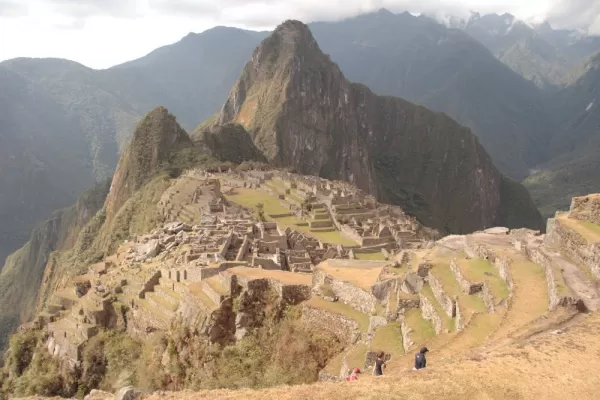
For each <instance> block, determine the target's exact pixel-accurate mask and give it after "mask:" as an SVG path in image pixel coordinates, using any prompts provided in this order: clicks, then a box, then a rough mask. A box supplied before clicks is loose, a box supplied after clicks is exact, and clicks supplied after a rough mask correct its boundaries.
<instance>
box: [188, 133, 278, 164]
mask: <svg viewBox="0 0 600 400" xmlns="http://www.w3.org/2000/svg"><path fill="white" fill-rule="evenodd" d="M192 137H193V139H194V143H195V144H196V148H197V149H198V151H199V152H200V153H201V154H206V155H209V156H211V157H214V158H216V159H217V160H219V161H230V162H233V163H236V164H240V163H242V162H244V161H258V162H265V161H266V158H265V156H264V155H263V154H262V153H261V152H260V150H259V149H258V148H257V147H256V146H255V145H254V142H253V141H252V138H251V137H250V135H249V134H248V132H246V130H245V129H244V127H243V126H242V125H240V124H225V125H217V126H209V127H206V128H204V129H199V130H197V131H196V132H194V134H193V135H192Z"/></svg>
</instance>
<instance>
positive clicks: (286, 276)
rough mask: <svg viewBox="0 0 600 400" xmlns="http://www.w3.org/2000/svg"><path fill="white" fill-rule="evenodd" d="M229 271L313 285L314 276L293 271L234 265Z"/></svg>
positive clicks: (290, 282)
mask: <svg viewBox="0 0 600 400" xmlns="http://www.w3.org/2000/svg"><path fill="white" fill-rule="evenodd" d="M227 272H228V273H231V274H234V275H241V276H244V277H247V278H255V279H261V278H270V279H274V280H276V281H279V282H281V283H283V284H287V285H307V286H311V285H312V276H311V275H307V274H295V273H293V272H286V271H274V270H267V269H259V268H247V267H234V268H230V269H228V270H227ZM211 279H212V278H211Z"/></svg>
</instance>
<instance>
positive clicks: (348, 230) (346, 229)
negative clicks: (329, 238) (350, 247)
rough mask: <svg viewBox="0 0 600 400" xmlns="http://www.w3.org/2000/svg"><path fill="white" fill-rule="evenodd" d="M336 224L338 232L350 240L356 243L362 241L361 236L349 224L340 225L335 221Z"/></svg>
mask: <svg viewBox="0 0 600 400" xmlns="http://www.w3.org/2000/svg"><path fill="white" fill-rule="evenodd" d="M336 225H337V227H338V229H339V230H340V232H341V233H342V235H344V236H346V237H347V238H349V239H350V240H354V241H355V242H357V243H361V242H362V236H360V235H359V234H358V233H357V232H356V231H355V230H354V229H352V227H350V226H349V225H342V224H339V223H337V222H336Z"/></svg>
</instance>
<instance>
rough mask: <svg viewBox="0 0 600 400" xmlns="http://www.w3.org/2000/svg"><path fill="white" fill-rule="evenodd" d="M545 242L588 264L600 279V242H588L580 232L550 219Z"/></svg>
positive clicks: (580, 262) (577, 261)
mask: <svg viewBox="0 0 600 400" xmlns="http://www.w3.org/2000/svg"><path fill="white" fill-rule="evenodd" d="M546 231H547V234H546V237H545V238H544V244H546V245H547V246H548V247H554V248H557V249H560V251H561V253H564V254H565V255H567V256H568V257H569V258H571V259H572V260H573V261H575V262H576V263H578V264H580V265H585V266H587V267H588V268H589V269H590V270H591V272H592V274H593V275H594V276H595V277H596V279H600V243H591V244H588V242H587V240H585V238H584V237H583V236H581V235H580V234H579V233H577V232H575V231H572V230H570V229H565V228H564V227H563V226H562V225H561V224H560V223H559V222H558V221H556V220H555V219H553V218H551V219H549V220H548V225H547V230H546Z"/></svg>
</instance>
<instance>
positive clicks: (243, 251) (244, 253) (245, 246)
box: [235, 236, 250, 261]
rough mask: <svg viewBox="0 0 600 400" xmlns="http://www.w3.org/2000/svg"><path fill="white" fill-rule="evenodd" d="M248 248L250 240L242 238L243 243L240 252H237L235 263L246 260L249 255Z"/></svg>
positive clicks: (246, 237)
mask: <svg viewBox="0 0 600 400" xmlns="http://www.w3.org/2000/svg"><path fill="white" fill-rule="evenodd" d="M249 247H250V239H249V238H248V236H244V241H243V242H242V246H241V247H240V250H239V251H238V253H237V255H236V257H235V260H236V261H243V260H244V258H246V256H247V255H248V254H249V253H248V248H249Z"/></svg>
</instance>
